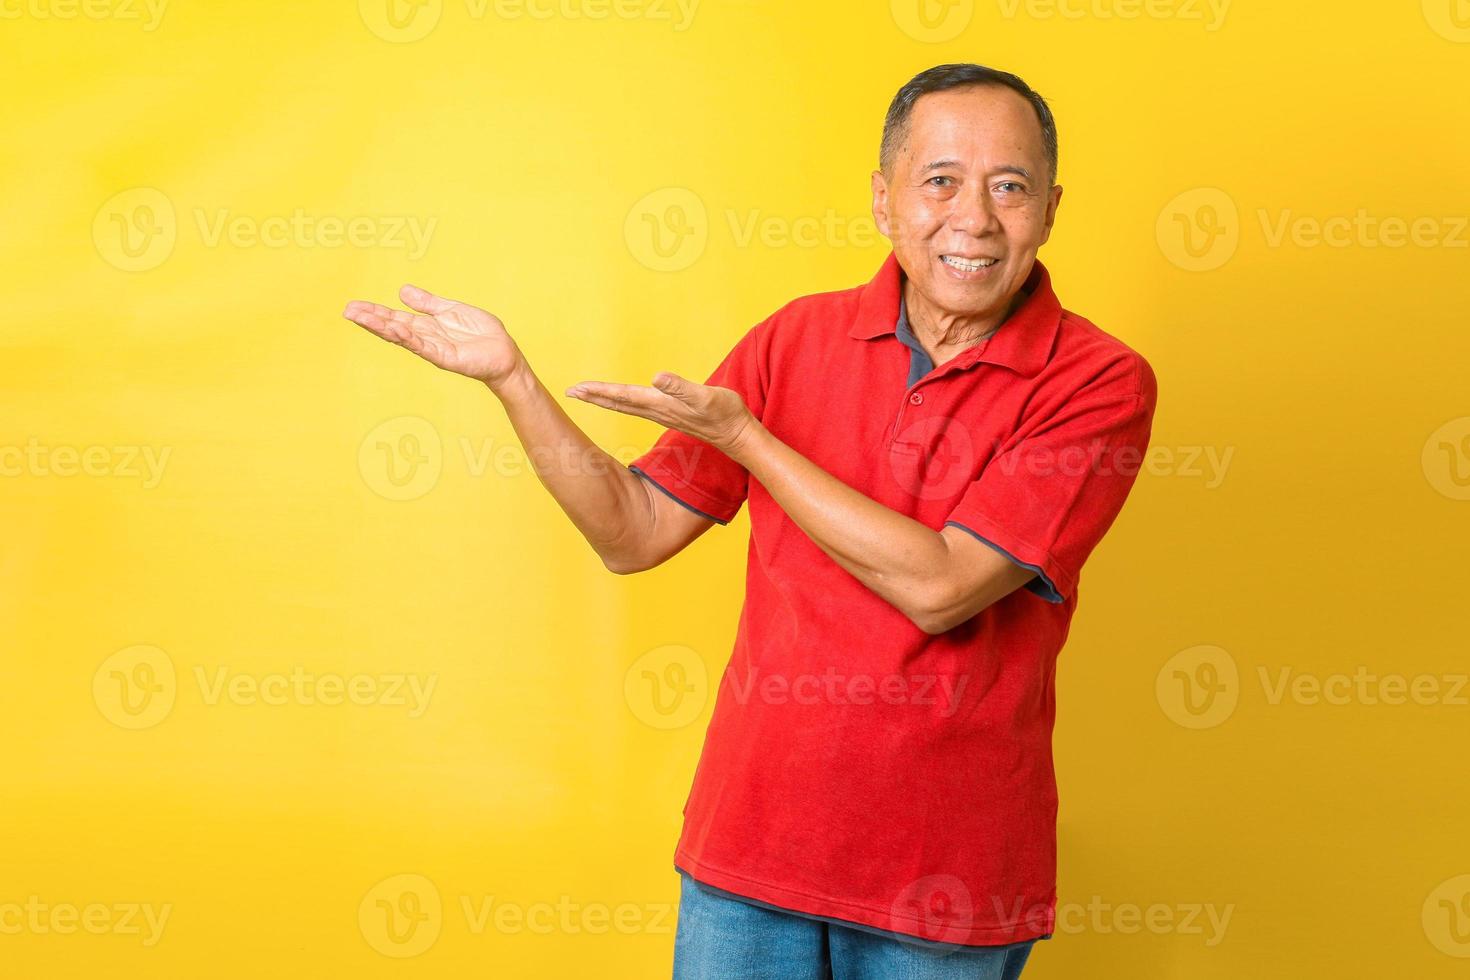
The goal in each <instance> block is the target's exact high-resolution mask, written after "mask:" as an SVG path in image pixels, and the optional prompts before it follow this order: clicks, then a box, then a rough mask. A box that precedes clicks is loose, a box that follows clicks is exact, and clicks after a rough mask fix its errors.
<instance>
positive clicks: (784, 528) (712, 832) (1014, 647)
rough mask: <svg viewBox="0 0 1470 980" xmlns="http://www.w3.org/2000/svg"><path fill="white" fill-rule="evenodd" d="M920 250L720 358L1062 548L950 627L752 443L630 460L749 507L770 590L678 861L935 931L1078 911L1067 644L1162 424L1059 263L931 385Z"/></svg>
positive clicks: (681, 489)
mask: <svg viewBox="0 0 1470 980" xmlns="http://www.w3.org/2000/svg"><path fill="white" fill-rule="evenodd" d="M901 275H902V273H901V270H900V268H899V266H898V262H897V259H896V258H895V257H894V256H893V255H890V256H889V257H888V259H887V261H886V262H885V263H884V265H883V267H882V268H881V269H880V270H879V271H878V274H877V276H876V277H875V278H874V279H873V280H872V281H871V282H870V283H868V284H867V285H865V286H861V287H857V288H854V289H848V290H844V291H841V292H835V293H823V294H818V295H813V296H806V297H803V298H801V299H798V300H795V301H794V302H792V303H789V304H788V305H786V306H785V307H783V308H782V309H780V310H779V311H777V312H776V313H775V314H773V315H772V316H771V317H769V318H768V319H766V320H764V321H762V322H761V323H759V324H757V325H756V326H755V327H753V328H752V329H751V330H750V331H748V332H747V333H746V334H745V336H744V337H743V338H742V339H741V340H740V341H739V343H737V344H736V345H735V347H734V349H733V350H731V351H730V353H729V355H727V356H726V358H725V359H724V361H723V362H721V364H720V365H719V367H718V368H717V369H716V370H715V371H714V373H713V374H712V375H710V377H709V380H708V383H709V384H712V385H720V386H722V387H727V388H733V389H734V390H735V391H737V392H739V393H740V395H741V396H742V397H743V398H744V400H745V403H746V405H747V406H748V407H749V408H750V410H751V412H753V413H754V414H755V415H756V417H757V418H759V419H760V420H761V421H762V423H763V424H764V425H765V426H766V428H767V429H769V430H770V431H771V433H772V434H774V435H775V436H776V437H777V438H779V439H781V440H782V441H783V442H785V443H787V444H788V445H790V446H791V447H793V448H794V449H796V450H797V451H798V452H800V453H801V454H802V455H803V456H805V457H806V458H807V459H809V460H811V461H812V462H813V463H815V464H817V465H818V466H820V467H822V468H823V469H824V470H826V471H827V472H829V473H831V474H832V475H834V476H836V477H837V478H838V479H840V480H842V481H843V482H844V483H846V484H848V485H849V486H851V487H853V488H855V489H857V490H859V491H861V492H863V493H865V494H867V495H868V496H869V497H872V498H873V499H874V500H876V501H878V502H879V503H881V504H883V505H884V506H887V507H891V508H893V509H894V510H897V511H899V512H900V513H903V514H907V515H908V516H910V517H912V518H914V519H915V520H917V521H919V522H920V523H922V524H924V525H926V526H928V527H931V528H934V529H935V530H939V529H940V528H942V527H943V526H944V525H945V524H954V525H956V526H958V527H960V528H962V529H964V530H965V531H967V532H969V533H970V534H972V535H974V536H975V537H977V538H980V539H981V540H983V541H985V542H986V543H987V544H989V545H990V546H991V547H994V548H997V549H998V550H1000V551H1002V552H1003V553H1005V554H1006V555H1007V556H1009V557H1010V558H1011V559H1012V560H1013V561H1016V562H1018V563H1020V564H1022V565H1025V566H1027V567H1029V568H1032V569H1034V570H1036V571H1037V572H1038V575H1037V577H1036V578H1035V579H1033V580H1032V581H1031V582H1029V583H1028V584H1027V586H1026V587H1024V588H1021V589H1017V590H1016V591H1015V592H1012V593H1011V594H1010V595H1007V596H1006V597H1004V598H1003V599H1001V600H999V601H998V602H996V603H994V604H993V605H991V606H990V607H989V608H987V609H985V610H983V611H981V612H980V613H979V614H978V615H976V616H974V617H973V618H971V619H970V620H968V621H967V622H965V623H962V624H961V625H959V626H956V627H955V628H953V629H951V630H949V631H948V632H945V633H943V634H940V635H937V636H931V635H929V634H926V633H925V632H923V631H922V630H920V629H919V628H918V627H917V626H915V625H914V624H913V623H912V622H911V621H910V620H909V619H908V618H907V617H906V616H904V614H903V613H901V612H900V611H899V610H898V609H897V608H895V607H894V606H892V605H890V604H889V603H888V602H887V601H885V600H884V599H881V598H879V597H878V596H877V595H876V594H875V593H873V592H871V591H870V590H869V589H868V588H867V587H865V586H864V585H863V584H862V583H860V582H859V581H858V580H857V579H855V578H854V577H852V576H851V575H850V574H848V573H847V572H846V571H845V570H843V569H842V567H841V566H839V565H838V564H837V563H836V562H834V561H832V560H831V559H830V558H829V557H827V555H826V554H824V553H823V552H822V551H821V549H819V548H818V547H817V546H816V545H815V544H814V543H813V542H812V541H811V539H809V538H808V537H807V536H806V534H805V533H804V532H803V531H802V530H801V529H800V528H799V527H797V526H796V525H795V524H794V523H792V521H791V520H790V519H789V518H788V517H787V516H786V514H785V513H784V512H783V511H782V510H781V508H780V506H779V505H778V504H777V503H776V501H775V500H774V499H772V497H771V496H770V494H768V493H767V492H766V490H765V488H764V487H762V486H761V485H760V483H759V482H757V481H755V480H752V479H750V477H749V474H748V473H747V472H746V471H745V469H744V468H743V467H741V466H740V465H738V464H736V463H735V462H733V461H732V460H731V459H730V458H729V457H727V456H725V455H724V454H723V453H721V452H719V451H718V450H716V449H714V448H713V447H711V446H709V445H708V444H706V443H703V442H701V441H699V440H697V439H694V438H692V437H690V436H687V435H685V434H684V433H681V432H678V431H675V430H668V431H666V432H664V433H663V435H661V436H660V437H659V439H658V441H657V442H656V443H655V444H654V446H653V447H652V448H651V449H650V450H649V451H648V452H647V453H645V454H644V455H642V456H641V457H639V458H638V459H637V460H635V461H634V462H633V464H632V467H633V468H634V469H635V470H636V471H637V472H639V473H640V474H641V475H642V476H644V477H645V478H647V479H649V480H651V481H652V482H654V483H655V484H656V485H657V486H658V487H659V488H660V489H662V490H663V491H664V492H665V493H667V494H669V495H670V496H672V497H674V498H675V499H677V500H679V501H680V502H682V503H683V504H685V506H688V507H690V508H691V509H695V510H698V511H700V512H702V513H704V514H705V515H707V516H709V517H710V518H711V519H713V520H716V521H719V522H720V523H726V522H728V521H729V520H731V519H732V518H733V517H734V516H735V514H736V513H737V512H738V511H739V509H740V507H741V505H742V503H744V502H745V501H746V500H749V502H750V528H751V531H750V547H749V560H748V567H747V573H746V591H745V602H744V605H743V607H742V609H741V614H740V621H739V628H738V632H737V635H736V638H735V645H734V650H733V653H732V654H731V657H730V661H729V664H728V666H727V667H726V669H725V672H724V675H723V677H722V678H721V681H720V685H719V691H718V694H717V696H716V699H715V707H714V714H713V716H712V718H711V719H710V723H709V729H708V732H707V734H706V737H705V743H704V750H703V753H702V755H701V756H700V760H699V765H698V767H697V769H696V771H695V775H694V784H693V788H692V789H691V791H690V794H689V798H688V801H687V802H686V804H685V808H684V818H685V819H684V830H683V833H682V835H681V836H680V839H679V844H678V847H677V849H676V851H675V856H674V863H675V865H676V866H677V867H679V868H681V869H683V870H684V871H686V872H688V873H689V874H690V875H692V876H693V877H694V878H695V879H697V880H699V881H703V882H705V883H706V884H709V885H712V886H714V887H717V888H722V889H725V890H727V891H730V892H733V893H736V894H738V895H742V896H746V897H749V898H752V899H756V900H759V901H762V902H766V903H769V904H772V905H777V906H780V907H782V908H787V909H792V910H796V911H800V912H805V913H808V914H812V915H819V916H827V917H832V918H837V919H842V920H845V921H850V922H857V923H862V924H864V925H868V926H871V927H876V928H880V929H885V930H891V931H894V932H899V933H904V934H907V935H912V936H918V937H921V938H924V939H928V940H937V941H941V942H951V943H963V944H967V945H996V944H1002V943H1010V942H1017V941H1020V940H1025V939H1033V938H1037V937H1041V936H1044V935H1048V934H1050V933H1051V932H1052V928H1053V923H1054V917H1055V905H1056V811H1057V796H1056V781H1055V776H1054V773H1053V769H1052V755H1051V733H1052V723H1053V719H1054V717H1055V698H1054V679H1055V667H1056V657H1057V653H1058V651H1059V650H1060V649H1061V647H1062V643H1063V641H1064V640H1065V639H1066V636H1067V628H1068V624H1069V623H1070V621H1071V619H1072V613H1073V611H1074V610H1075V608H1076V604H1077V585H1078V578H1079V576H1080V573H1081V570H1082V565H1083V563H1084V562H1085V561H1086V559H1087V556H1088V555H1089V554H1090V553H1091V552H1092V550H1093V548H1094V547H1095V546H1096V545H1097V543H1098V541H1099V540H1100V539H1101V538H1102V536H1103V534H1104V532H1106V531H1107V529H1108V527H1109V526H1110V525H1111V524H1112V523H1113V520H1114V518H1116V517H1117V515H1118V512H1119V511H1120V510H1121V509H1122V507H1123V503H1124V500H1125V498H1126V497H1127V495H1128V492H1129V489H1130V488H1131V486H1132V485H1133V482H1134V479H1135V477H1136V475H1137V472H1138V469H1139V467H1140V465H1141V463H1142V460H1143V457H1144V453H1145V451H1146V449H1147V446H1148V440H1149V434H1150V430H1151V427H1152V419H1153V412H1154V402H1155V397H1156V387H1155V381H1154V375H1153V371H1152V370H1151V369H1150V367H1149V365H1148V362H1147V361H1146V360H1144V358H1143V357H1142V356H1140V355H1139V354H1138V353H1136V352H1135V351H1133V350H1131V349H1130V348H1129V347H1127V346H1126V345H1125V344H1123V343H1122V342H1121V341H1119V340H1118V339H1117V338H1115V337H1112V336H1111V335H1109V334H1107V333H1104V332H1103V331H1102V330H1100V329H1098V328H1097V327H1096V326H1094V325H1093V324H1091V323H1089V322H1088V321H1087V320H1085V319H1083V318H1082V317H1080V316H1077V315H1075V314H1073V313H1069V312H1067V311H1065V310H1063V309H1062V307H1061V305H1060V303H1059V302H1058V301H1057V297H1056V294H1055V293H1053V292H1052V288H1051V281H1050V276H1049V275H1048V274H1047V271H1046V269H1045V268H1044V267H1043V266H1042V264H1041V263H1040V262H1037V263H1036V264H1035V266H1034V267H1033V269H1032V271H1031V275H1030V277H1029V278H1028V280H1027V288H1028V290H1029V291H1030V295H1029V296H1028V298H1027V299H1026V300H1025V302H1024V303H1023V305H1022V306H1021V307H1020V308H1019V309H1017V310H1016V311H1015V313H1013V314H1012V316H1011V317H1010V318H1009V319H1007V320H1006V321H1005V323H1003V324H1002V325H1001V327H1000V329H999V330H998V331H996V333H995V334H994V335H992V336H991V337H990V338H989V339H988V340H985V341H982V342H981V343H979V344H977V345H975V346H974V347H971V348H969V349H967V350H965V351H963V352H962V353H960V354H958V355H957V356H955V357H953V358H952V359H950V360H949V361H946V362H945V363H943V364H940V365H938V366H937V367H935V368H934V369H933V370H931V371H929V372H928V373H927V374H925V375H924V376H923V377H921V378H919V379H918V380H917V381H915V383H914V384H912V385H908V384H907V380H908V372H909V365H910V351H909V349H908V347H906V346H905V344H904V343H903V342H902V340H901V338H900V337H899V336H897V335H896V334H895V327H896V324H897V320H898V312H899V298H900V285H901Z"/></svg>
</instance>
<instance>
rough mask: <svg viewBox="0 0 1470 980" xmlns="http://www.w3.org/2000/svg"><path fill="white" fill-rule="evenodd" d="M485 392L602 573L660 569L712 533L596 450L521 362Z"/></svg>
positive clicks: (695, 516) (707, 522) (690, 513)
mask: <svg viewBox="0 0 1470 980" xmlns="http://www.w3.org/2000/svg"><path fill="white" fill-rule="evenodd" d="M491 390H492V391H494V392H495V395H496V397H498V398H499V399H500V402H501V404H502V405H504V406H505V414H506V417H507V418H509V419H510V423H511V426H512V427H513V428H514V429H515V432H516V436H517V437H518V438H519V439H520V441H521V445H522V446H524V447H525V449H526V453H527V456H528V457H529V458H530V460H531V461H532V465H533V467H534V469H535V470H536V476H537V477H538V478H539V479H540V480H541V483H542V485H543V486H545V487H546V489H547V490H548V491H549V492H550V493H551V495H552V497H554V498H555V499H556V502H557V503H558V504H559V505H560V506H561V509H562V511H563V512H565V513H566V515H567V516H568V517H569V518H571V520H572V523H573V524H575V525H576V526H577V529H578V530H579V531H581V532H582V536H583V537H585V538H586V539H587V542H588V543H589V544H590V545H592V548H593V550H594V551H596V552H597V554H598V556H599V557H600V558H601V559H602V563H603V564H604V565H605V566H606V567H607V568H608V569H609V570H610V571H612V572H616V573H617V574H619V575H627V574H630V573H633V572H641V571H644V570H646V569H649V568H653V567H655V566H657V565H660V564H662V563H663V562H665V561H667V560H668V559H669V558H671V557H673V556H674V555H676V554H678V553H679V552H680V551H682V550H683V549H684V548H685V547H687V546H688V545H689V543H690V542H692V541H693V540H694V539H695V538H697V537H699V536H700V535H701V534H703V533H704V532H705V531H707V530H709V528H711V527H713V526H714V522H713V521H711V520H709V519H708V518H705V517H700V516H699V515H698V514H695V513H694V512H693V511H691V510H689V509H688V508H687V507H683V506H681V505H680V504H679V503H677V502H675V501H673V500H670V499H669V498H668V497H667V496H665V495H664V494H662V493H659V492H658V491H657V490H655V489H654V488H653V487H652V486H651V485H650V484H649V482H648V481H647V480H645V479H643V478H642V477H640V476H638V474H636V473H634V472H633V471H632V470H630V469H628V468H627V467H626V466H624V465H623V464H622V463H620V462H618V461H617V460H616V459H614V458H613V457H612V456H610V455H608V454H607V453H606V452H604V451H603V450H602V449H600V448H598V446H597V445H596V444H595V443H593V442H592V440H591V439H589V438H587V434H586V433H585V432H583V431H582V430H581V429H580V428H578V426H577V424H576V423H575V422H573V421H572V420H571V418H570V417H568V415H567V413H566V411H565V410H564V409H563V408H562V407H561V405H560V404H559V403H558V402H557V400H556V399H555V398H553V397H552V396H551V393H550V392H549V391H547V390H546V387H545V386H544V385H543V384H542V383H541V380H540V379H539V378H537V377H536V375H535V372H533V371H532V370H531V368H530V365H529V364H526V363H525V362H524V360H522V362H521V367H519V368H517V369H516V370H515V371H513V372H512V374H511V376H510V377H509V378H508V379H507V380H506V381H505V382H503V383H501V384H499V385H497V386H496V387H494V388H492V389H491Z"/></svg>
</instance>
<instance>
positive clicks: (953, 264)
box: [939, 255, 1000, 272]
mask: <svg viewBox="0 0 1470 980" xmlns="http://www.w3.org/2000/svg"><path fill="white" fill-rule="evenodd" d="M939 261H941V262H943V263H944V264H945V265H947V266H949V267H950V268H951V269H958V270H959V271H960V272H979V271H980V270H981V269H988V268H990V267H991V266H993V265H995V264H996V263H997V262H999V261H1000V259H962V258H960V257H959V256H957V255H941V256H940V257H939Z"/></svg>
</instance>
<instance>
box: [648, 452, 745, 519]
mask: <svg viewBox="0 0 1470 980" xmlns="http://www.w3.org/2000/svg"><path fill="white" fill-rule="evenodd" d="M628 469H630V470H632V471H633V472H634V473H637V474H638V475H639V476H641V477H643V479H645V480H647V481H648V482H649V483H651V484H653V486H654V487H655V488H656V489H657V490H658V491H659V492H660V493H662V494H663V495H664V496H665V497H668V498H669V499H670V500H672V501H673V502H674V503H676V504H678V505H679V506H681V507H683V508H685V509H686V510H691V511H693V512H694V513H696V514H698V515H699V516H700V517H703V518H704V519H705V520H707V521H714V522H715V523H716V524H720V525H725V524H729V523H730V522H729V521H727V520H722V519H721V518H718V517H716V516H715V515H713V514H710V513H706V512H705V511H702V510H700V509H699V508H698V507H696V506H694V505H693V504H691V503H689V502H688V501H686V500H682V499H680V498H679V497H678V496H676V495H675V494H674V492H673V491H672V490H670V489H669V488H668V487H666V486H664V485H663V484H662V483H659V482H658V481H657V480H655V479H654V478H653V477H651V476H649V475H648V474H647V473H645V472H644V471H643V470H642V469H640V468H639V467H638V466H637V465H630V466H629V467H628Z"/></svg>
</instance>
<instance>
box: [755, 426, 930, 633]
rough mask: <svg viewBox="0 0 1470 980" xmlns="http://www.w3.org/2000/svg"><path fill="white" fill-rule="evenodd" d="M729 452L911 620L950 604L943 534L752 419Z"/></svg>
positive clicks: (820, 543)
mask: <svg viewBox="0 0 1470 980" xmlns="http://www.w3.org/2000/svg"><path fill="white" fill-rule="evenodd" d="M727 454H728V455H729V456H730V457H731V458H732V459H734V460H735V461H736V462H737V463H739V464H740V465H742V466H744V467H745V469H746V470H747V471H748V472H749V473H750V475H751V476H752V477H753V478H754V479H756V480H758V481H760V484H761V486H763V487H765V488H766V490H767V491H768V492H769V493H770V494H771V496H772V498H774V499H775V501H776V503H777V504H778V505H779V506H780V507H781V509H782V510H783V511H785V512H786V514H787V516H789V517H790V518H791V519H792V520H793V521H794V522H795V523H796V525H797V526H798V527H800V528H801V529H802V531H804V532H805V533H806V535H807V537H809V538H811V539H812V541H813V543H815V544H816V545H817V547H819V548H821V549H822V551H824V552H826V553H827V555H828V556H829V557H831V559H832V560H833V561H835V562H837V564H839V565H841V566H842V567H843V568H845V569H846V570H847V571H848V572H849V573H851V574H852V576H853V577H854V578H856V579H857V580H858V581H860V582H862V583H863V584H864V585H865V586H867V587H868V588H869V589H871V590H872V591H873V592H875V593H877V594H878V595H879V596H881V597H883V598H884V599H886V600H887V601H888V602H889V603H891V604H892V605H893V606H895V607H896V608H898V609H899V611H901V612H903V613H904V614H905V615H908V616H910V617H911V618H912V617H914V616H916V615H922V614H923V613H924V612H926V611H927V610H929V609H932V608H935V607H936V606H937V605H939V604H941V603H943V602H944V596H942V595H941V594H940V591H941V589H942V583H943V582H944V581H945V578H944V573H945V570H946V569H947V567H948V565H947V563H948V561H949V559H950V554H949V546H948V544H947V543H946V542H945V540H944V538H943V537H942V536H940V534H939V533H938V532H936V531H934V530H932V529H930V528H928V527H925V526H924V525H923V524H920V523H919V522H918V521H916V520H914V519H912V518H910V517H906V516H905V515H903V514H900V513H899V512H898V511H896V510H893V509H892V508H889V507H885V506H883V505H882V504H880V503H878V502H877V501H876V500H874V499H872V498H871V497H869V496H867V495H866V494H863V493H860V492H858V491H857V490H854V489H853V488H852V487H849V486H848V485H847V484H845V483H843V482H842V481H841V480H839V479H837V478H836V477H835V476H833V475H832V474H830V473H828V472H827V471H826V470H824V469H822V468H821V467H820V466H818V465H817V464H815V463H813V462H812V461H811V460H809V459H807V458H806V457H804V456H802V455H801V454H800V453H799V452H797V451H796V450H795V449H793V448H791V447H790V446H788V445H786V444H785V443H784V442H782V441H781V440H780V439H777V438H776V437H775V436H774V435H772V434H771V432H770V430H768V429H767V428H766V427H765V426H763V425H761V424H760V422H759V421H756V420H754V419H752V420H751V421H750V423H749V425H748V427H747V428H746V430H745V431H744V433H743V434H742V437H741V438H740V440H738V442H737V444H736V445H735V446H732V447H731V448H730V449H729V450H727Z"/></svg>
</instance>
